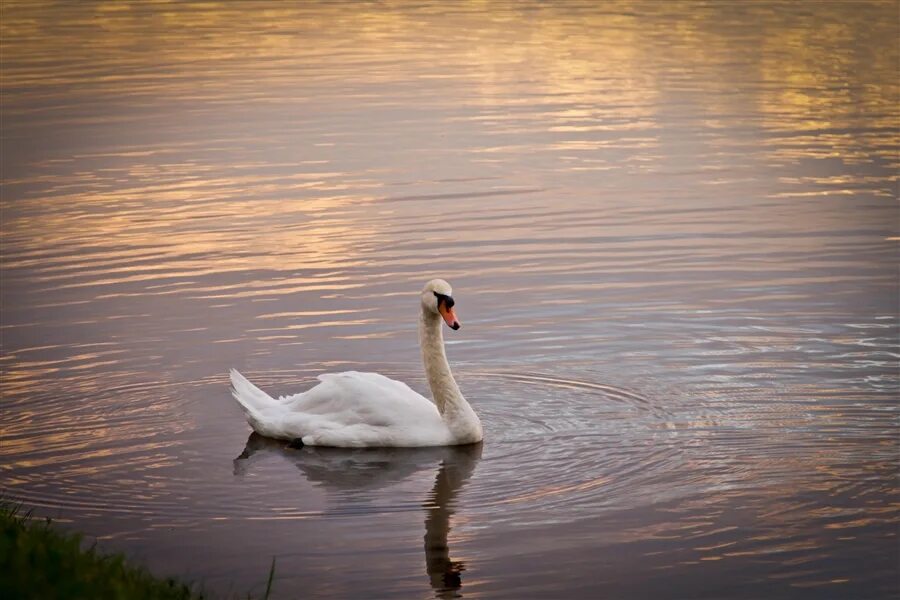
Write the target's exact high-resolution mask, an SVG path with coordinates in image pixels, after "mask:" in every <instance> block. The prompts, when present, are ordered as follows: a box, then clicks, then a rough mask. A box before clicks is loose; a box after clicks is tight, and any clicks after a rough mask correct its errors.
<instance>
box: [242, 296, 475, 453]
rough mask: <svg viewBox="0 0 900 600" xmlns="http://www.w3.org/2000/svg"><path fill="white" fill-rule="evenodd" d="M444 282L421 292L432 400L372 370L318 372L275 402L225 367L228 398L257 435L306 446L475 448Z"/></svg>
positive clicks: (424, 353)
mask: <svg viewBox="0 0 900 600" xmlns="http://www.w3.org/2000/svg"><path fill="white" fill-rule="evenodd" d="M454 304H455V302H454V300H453V290H452V289H451V287H450V284H449V283H447V282H446V281H444V280H443V279H432V280H431V281H429V282H428V283H426V284H425V287H424V288H422V294H421V313H420V315H419V345H420V346H421V348H422V361H423V363H424V366H425V374H426V375H427V377H428V384H429V386H430V387H431V394H432V396H433V397H434V402H432V401H431V400H429V399H428V398H426V397H425V396H422V395H421V394H418V393H417V392H414V391H413V390H412V389H410V387H409V386H408V385H406V384H405V383H401V382H399V381H395V380H393V379H390V378H388V377H385V376H384V375H379V374H378V373H361V372H358V371H346V372H343V373H326V374H323V375H319V376H318V377H317V379H318V380H319V383H318V384H317V385H315V386H314V387H313V388H311V389H309V390H307V391H305V392H301V393H299V394H294V395H292V396H282V397H280V398H278V399H277V400H276V399H275V398H272V397H271V396H269V395H268V394H267V393H265V392H264V391H262V390H260V389H259V388H258V387H256V386H255V385H253V384H252V383H250V382H249V381H248V380H247V379H246V378H245V377H244V376H243V375H241V374H240V373H239V372H238V371H237V370H235V369H231V386H232V395H233V396H234V398H235V399H236V400H237V401H238V404H240V405H241V408H242V409H243V410H244V413H245V415H246V417H247V422H248V423H250V426H251V427H252V428H253V430H254V431H256V432H257V433H259V434H260V435H262V436H265V437H270V438H276V439H284V440H291V441H292V442H293V443H294V444H302V445H308V446H335V447H341V448H360V447H382V448H384V447H423V446H457V445H462V444H474V443H476V442H480V441H481V440H482V438H483V432H482V428H481V421H480V420H479V419H478V415H476V414H475V411H474V410H473V409H472V407H471V406H470V405H469V403H468V402H466V399H465V398H464V397H463V395H462V393H461V392H460V391H459V386H458V385H456V380H455V379H453V373H451V371H450V365H449V364H448V363H447V355H446V353H445V352H444V337H443V334H442V332H441V320H442V319H443V321H444V322H445V323H446V324H447V325H448V326H449V327H450V328H451V329H453V330H457V329H459V328H460V324H459V319H458V318H457V317H456V312H455V311H454V310H453V307H454Z"/></svg>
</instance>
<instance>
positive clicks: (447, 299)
mask: <svg viewBox="0 0 900 600" xmlns="http://www.w3.org/2000/svg"><path fill="white" fill-rule="evenodd" d="M434 297H435V298H437V300H438V306H440V305H441V304H443V305H444V308H446V309H448V310H449V309H451V308H453V305H454V304H456V302H455V301H454V300H453V296H448V295H447V294H438V293H437V292H435V293H434Z"/></svg>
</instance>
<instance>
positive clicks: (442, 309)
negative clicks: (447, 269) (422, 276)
mask: <svg viewBox="0 0 900 600" xmlns="http://www.w3.org/2000/svg"><path fill="white" fill-rule="evenodd" d="M454 304H456V302H455V301H454V300H453V288H451V287H450V284H449V283H447V282H446V281H444V280H443V279H432V280H431V281H429V282H428V283H426V284H425V287H424V288H422V311H423V312H424V313H426V314H434V315H440V316H441V317H442V318H443V319H444V322H445V323H446V324H447V326H448V327H450V329H454V330H456V329H459V327H460V325H459V319H458V318H456V312H454V310H453V305H454Z"/></svg>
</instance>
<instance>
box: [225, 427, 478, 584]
mask: <svg viewBox="0 0 900 600" xmlns="http://www.w3.org/2000/svg"><path fill="white" fill-rule="evenodd" d="M481 447H482V444H481V443H477V444H469V445H465V446H443V447H434V448H354V449H351V448H326V447H314V446H303V447H301V448H294V447H292V446H291V445H289V444H286V443H285V442H284V441H279V440H272V439H269V438H265V437H262V436H261V435H259V434H256V433H253V434H251V435H250V437H249V438H248V439H247V445H246V447H245V448H244V451H243V452H241V454H240V456H238V457H237V458H236V459H234V473H235V475H242V474H244V473H246V472H247V470H248V469H249V468H250V467H251V466H252V465H253V464H254V463H255V462H257V461H259V460H261V459H264V458H265V457H267V456H269V455H272V454H277V455H280V456H282V457H284V458H285V459H287V460H288V461H290V462H292V463H293V464H294V465H295V466H296V467H297V468H298V469H300V471H302V472H303V475H304V477H306V479H307V480H308V481H309V482H310V483H313V484H315V485H318V486H321V487H324V488H325V489H327V490H329V491H331V492H336V493H339V494H341V493H347V492H352V493H353V495H354V497H355V498H356V499H359V497H360V496H359V494H360V492H364V491H365V490H377V489H380V488H383V487H386V486H388V485H392V484H395V483H399V482H401V481H403V480H404V479H406V478H407V477H409V476H410V475H412V474H413V473H417V472H420V471H423V470H426V469H429V468H433V469H435V477H434V485H433V486H432V488H431V492H430V493H429V494H428V496H427V498H426V500H425V502H424V503H423V504H422V507H423V508H424V509H425V569H426V572H427V573H428V578H429V580H430V582H431V587H432V588H433V589H434V592H435V595H436V596H437V597H438V598H457V597H459V596H460V594H459V590H460V589H461V588H462V576H461V573H462V572H463V571H464V570H465V565H464V564H463V562H462V561H455V560H452V559H451V558H450V548H449V547H448V546H447V534H448V532H449V531H450V519H451V517H452V516H453V513H454V509H453V506H454V504H455V501H456V496H457V494H458V493H459V491H460V489H461V488H462V487H463V486H464V485H465V483H466V482H467V481H468V480H469V478H470V477H471V476H472V473H473V472H474V471H475V466H476V465H477V463H478V460H479V459H480V458H481Z"/></svg>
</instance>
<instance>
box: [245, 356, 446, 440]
mask: <svg viewBox="0 0 900 600" xmlns="http://www.w3.org/2000/svg"><path fill="white" fill-rule="evenodd" d="M237 375H238V376H240V374H239V373H238V374H237ZM234 379H235V377H234V375H232V382H233V385H234ZM241 379H243V377H241ZM318 379H319V384H318V385H316V386H314V387H313V388H311V389H309V390H307V391H305V392H302V393H300V394H294V395H292V396H285V397H281V398H278V399H274V398H271V397H269V396H268V395H267V394H265V392H262V391H261V390H259V389H258V388H256V387H255V386H253V384H251V383H250V382H249V381H246V379H244V381H246V383H247V385H249V386H250V387H247V386H245V385H243V383H242V382H239V383H241V388H239V387H238V385H234V387H235V390H236V391H235V397H236V398H237V399H238V401H239V402H240V403H241V405H242V406H243V407H244V411H245V413H247V420H248V421H249V422H250V425H251V426H252V427H253V429H254V430H255V431H257V432H258V433H260V434H262V435H265V436H268V437H276V438H282V439H295V438H300V439H302V440H303V443H304V444H308V445H313V446H343V447H360V446H435V445H443V444H446V443H448V440H449V437H450V436H449V431H448V429H447V427H446V425H445V424H444V422H443V419H442V418H441V415H440V413H439V412H438V410H437V407H436V406H435V405H434V404H433V403H432V402H431V401H430V400H428V399H427V398H425V397H424V396H422V395H421V394H418V393H417V392H415V391H413V390H412V389H411V388H410V387H409V386H408V385H406V384H405V383H402V382H399V381H395V380H393V379H390V378H388V377H385V376H383V375H379V374H378V373H363V372H358V371H347V372H344V373H328V374H324V375H319V377H318ZM254 390H255V391H254ZM257 392H258V394H257ZM259 394H262V395H263V396H265V398H263V397H262V396H260V395H259Z"/></svg>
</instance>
